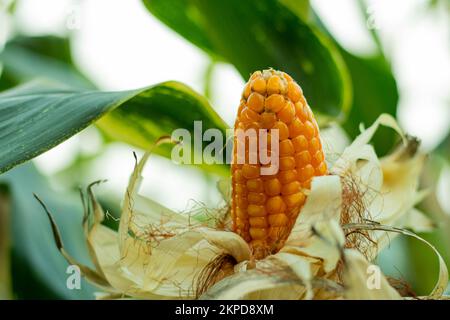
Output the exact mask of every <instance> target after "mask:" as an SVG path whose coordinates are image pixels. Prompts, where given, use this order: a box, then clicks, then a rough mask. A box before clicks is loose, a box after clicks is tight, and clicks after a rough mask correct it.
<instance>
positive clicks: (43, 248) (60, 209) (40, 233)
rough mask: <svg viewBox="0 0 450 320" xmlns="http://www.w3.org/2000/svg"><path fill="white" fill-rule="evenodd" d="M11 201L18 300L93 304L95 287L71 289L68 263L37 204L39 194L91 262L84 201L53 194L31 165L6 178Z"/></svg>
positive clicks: (73, 246) (73, 249)
mask: <svg viewBox="0 0 450 320" xmlns="http://www.w3.org/2000/svg"><path fill="white" fill-rule="evenodd" d="M0 185H6V186H7V187H8V189H9V193H10V196H11V200H12V202H11V216H10V220H11V229H10V230H11V236H12V253H13V254H12V274H13V289H14V293H15V295H16V296H17V297H18V298H31V299H43V298H59V299H61V298H63V299H92V298H94V296H93V292H94V288H93V287H91V286H90V285H89V284H87V283H86V282H85V281H84V280H82V282H81V289H80V290H77V289H75V290H69V289H68V288H67V286H66V281H67V277H68V276H69V274H67V273H66V270H67V266H68V264H67V262H66V260H65V259H64V258H63V257H62V256H61V254H60V253H59V252H58V250H57V248H56V246H55V243H54V240H53V236H52V232H51V227H50V224H49V222H48V218H47V216H46V215H45V212H44V211H43V209H42V207H41V206H40V205H39V203H38V202H37V201H36V199H34V197H33V193H36V194H38V195H39V196H40V197H41V198H42V200H43V201H44V202H45V203H46V204H47V205H48V206H49V208H51V210H52V213H53V215H54V217H55V220H56V221H57V224H58V226H59V227H60V228H61V231H62V234H63V241H64V243H65V244H66V248H67V250H68V252H70V254H71V255H73V256H74V257H75V258H76V259H77V260H78V261H81V262H83V263H89V261H90V260H89V255H88V253H87V248H86V245H85V240H84V235H83V229H82V225H81V223H82V214H83V209H82V205H81V201H80V199H79V198H78V197H77V198H75V197H73V196H71V195H70V194H61V193H58V192H55V191H54V190H52V189H51V188H50V187H49V185H48V183H47V182H46V181H45V179H44V178H43V177H42V176H41V175H40V174H39V173H38V171H37V170H36V169H35V168H34V166H33V165H32V164H31V163H29V164H26V165H24V166H21V167H18V168H15V169H14V170H11V171H10V172H8V173H6V174H3V175H1V176H0Z"/></svg>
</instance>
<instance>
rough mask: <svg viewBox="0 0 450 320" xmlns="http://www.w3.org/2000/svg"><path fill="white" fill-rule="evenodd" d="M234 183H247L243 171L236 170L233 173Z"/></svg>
mask: <svg viewBox="0 0 450 320" xmlns="http://www.w3.org/2000/svg"><path fill="white" fill-rule="evenodd" d="M233 179H234V183H245V178H244V176H243V175H242V170H236V171H235V172H234V173H233Z"/></svg>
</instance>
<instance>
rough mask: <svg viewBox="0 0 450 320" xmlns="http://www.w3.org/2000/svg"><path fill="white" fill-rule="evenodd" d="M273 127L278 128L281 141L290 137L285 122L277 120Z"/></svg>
mask: <svg viewBox="0 0 450 320" xmlns="http://www.w3.org/2000/svg"><path fill="white" fill-rule="evenodd" d="M272 129H278V136H279V138H280V141H281V140H285V139H287V138H289V128H288V126H287V125H286V124H285V123H284V122H281V121H277V122H276V123H275V125H274V126H273V127H272Z"/></svg>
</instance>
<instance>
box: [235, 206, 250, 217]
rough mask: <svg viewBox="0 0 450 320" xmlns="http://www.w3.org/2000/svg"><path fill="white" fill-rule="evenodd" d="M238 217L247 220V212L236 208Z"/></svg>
mask: <svg viewBox="0 0 450 320" xmlns="http://www.w3.org/2000/svg"><path fill="white" fill-rule="evenodd" d="M236 216H237V217H239V218H240V219H245V218H247V217H248V215H247V210H246V209H242V208H239V207H237V208H236Z"/></svg>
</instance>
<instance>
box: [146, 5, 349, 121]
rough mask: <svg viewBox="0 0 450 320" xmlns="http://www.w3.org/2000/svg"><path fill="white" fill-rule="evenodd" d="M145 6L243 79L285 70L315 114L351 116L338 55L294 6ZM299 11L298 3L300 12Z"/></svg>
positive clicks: (346, 80) (347, 86) (344, 72)
mask: <svg viewBox="0 0 450 320" xmlns="http://www.w3.org/2000/svg"><path fill="white" fill-rule="evenodd" d="M144 4H145V5H146V7H147V8H148V10H149V11H150V12H151V13H152V14H153V15H155V16H156V17H157V18H159V19H160V20H161V21H162V22H164V23H166V24H167V25H168V26H169V27H171V28H172V29H174V30H175V31H176V32H178V33H179V34H181V35H182V36H183V37H185V38H186V39H187V40H189V41H191V42H192V43H194V44H195V45H197V46H198V47H200V48H202V49H204V50H205V51H207V52H213V53H214V54H215V55H216V56H218V57H221V58H223V59H225V60H226V61H228V62H230V63H232V64H233V65H234V66H235V67H236V68H237V70H238V71H239V72H240V74H241V75H242V77H243V78H244V79H247V78H248V77H249V75H250V74H251V73H252V72H253V71H255V70H261V69H267V68H269V67H273V68H275V69H280V70H283V71H286V72H287V73H289V74H290V75H291V76H293V77H294V78H295V79H296V80H297V81H299V83H300V84H301V86H302V88H303V90H304V92H305V95H306V97H307V98H308V102H309V103H310V105H311V106H312V108H313V109H314V110H315V111H316V112H320V113H322V114H325V115H329V116H333V117H339V116H342V115H343V114H345V113H346V112H347V111H348V109H349V107H350V102H351V88H350V86H349V82H348V74H347V70H346V68H345V64H344V63H343V61H342V58H341V57H340V55H339V52H338V51H337V50H336V48H335V47H334V45H333V44H332V43H331V42H330V41H328V39H327V38H326V37H325V36H324V35H322V34H321V33H320V32H319V31H318V30H316V29H315V28H314V27H313V26H311V25H310V24H308V23H307V22H305V20H304V19H303V18H304V15H297V14H295V13H294V12H292V11H291V10H290V8H291V9H292V7H293V2H292V1H282V2H280V1H277V0H265V1H257V0H247V1H240V0H228V1H210V0H190V1H184V0H175V1H165V0H144ZM302 5H303V2H302ZM300 8H301V7H300V4H299V5H298V6H297V7H296V10H295V11H296V12H297V13H298V12H299V11H301V9H300ZM181 9H182V10H181Z"/></svg>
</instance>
